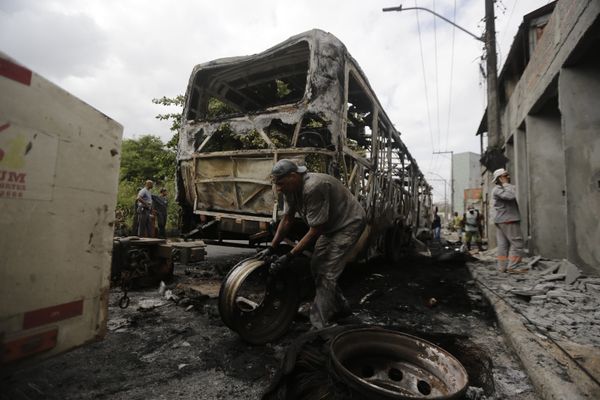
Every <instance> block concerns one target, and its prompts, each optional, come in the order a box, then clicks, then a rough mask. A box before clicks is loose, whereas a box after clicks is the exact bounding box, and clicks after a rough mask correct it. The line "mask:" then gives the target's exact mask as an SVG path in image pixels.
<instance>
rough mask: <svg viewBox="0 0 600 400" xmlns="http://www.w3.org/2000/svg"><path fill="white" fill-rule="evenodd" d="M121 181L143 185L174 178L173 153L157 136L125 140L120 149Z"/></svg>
mask: <svg viewBox="0 0 600 400" xmlns="http://www.w3.org/2000/svg"><path fill="white" fill-rule="evenodd" d="M120 175H121V176H120V178H121V180H122V181H130V182H139V183H140V184H141V183H143V182H144V181H145V180H146V179H152V180H154V181H165V180H173V179H174V178H175V151H174V150H173V149H169V148H168V147H167V146H166V145H165V144H164V143H163V142H162V141H161V140H160V138H159V137H157V136H152V135H145V136H142V137H140V138H139V139H125V140H124V141H123V144H122V147H121V174H120Z"/></svg>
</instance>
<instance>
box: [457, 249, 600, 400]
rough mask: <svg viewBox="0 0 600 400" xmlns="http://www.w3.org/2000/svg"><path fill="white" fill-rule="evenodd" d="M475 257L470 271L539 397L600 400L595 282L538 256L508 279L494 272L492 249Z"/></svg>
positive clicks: (598, 284) (599, 312)
mask: <svg viewBox="0 0 600 400" xmlns="http://www.w3.org/2000/svg"><path fill="white" fill-rule="evenodd" d="M490 253H491V254H490ZM474 256H475V257H476V258H477V259H476V260H474V261H471V262H469V263H468V267H469V270H470V271H471V274H472V275H473V278H474V279H475V281H476V282H477V285H478V286H479V287H480V289H481V290H482V291H483V293H484V295H485V296H486V297H487V299H488V300H489V302H490V303H491V305H492V307H493V308H494V310H495V312H496V316H497V320H498V323H499V326H500V328H501V329H502V330H503V332H504V334H505V337H506V339H507V341H508V342H509V343H510V345H511V346H512V347H513V349H514V351H515V353H516V354H517V355H518V357H519V358H520V360H521V362H522V364H523V366H524V367H525V369H526V371H527V373H528V375H529V377H530V379H531V381H532V382H533V384H534V386H535V387H536V390H537V391H538V394H539V395H540V397H541V398H543V399H545V400H548V399H556V400H559V399H560V400H565V399H568V400H578V399H588V400H590V399H600V277H591V276H583V275H582V274H581V272H580V271H579V270H578V269H577V267H576V266H574V265H573V264H571V263H569V262H568V261H566V260H563V261H557V260H544V259H541V258H540V257H536V258H533V259H527V260H525V262H529V264H528V268H529V271H528V272H527V273H525V274H521V275H512V274H507V273H501V272H498V271H497V270H496V267H495V262H494V257H493V250H492V251H490V252H484V253H481V254H479V255H478V254H475V255H474Z"/></svg>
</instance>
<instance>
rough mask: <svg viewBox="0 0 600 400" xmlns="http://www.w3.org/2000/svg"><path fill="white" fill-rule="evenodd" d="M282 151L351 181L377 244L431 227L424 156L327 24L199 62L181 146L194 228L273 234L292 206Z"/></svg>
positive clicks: (181, 183)
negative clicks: (405, 138) (279, 176)
mask: <svg viewBox="0 0 600 400" xmlns="http://www.w3.org/2000/svg"><path fill="white" fill-rule="evenodd" d="M282 158H291V159H294V160H295V161H296V162H298V163H300V164H303V165H306V166H307V167H308V169H309V171H312V172H322V173H328V174H330V175H333V176H335V177H337V178H338V179H340V180H341V181H342V182H343V183H344V184H345V185H346V186H347V187H348V188H349V189H350V191H351V192H352V193H353V194H354V195H355V196H356V198H357V199H358V200H359V202H360V203H361V204H362V205H363V207H364V208H365V210H366V211H367V216H368V221H369V227H370V235H369V238H370V240H369V243H370V244H371V246H370V248H371V249H372V251H373V252H377V251H380V252H385V251H386V249H385V247H386V246H385V245H386V242H388V246H389V244H390V243H389V242H390V241H393V242H395V243H397V244H408V242H409V241H410V238H411V235H413V234H414V233H415V232H416V231H417V229H418V228H419V227H426V226H428V225H429V220H430V216H429V212H430V206H431V195H430V187H429V185H428V184H427V182H426V181H425V179H424V177H423V174H422V173H421V171H420V170H419V168H418V166H417V163H416V162H415V160H414V159H413V158H412V156H411V155H410V153H409V151H408V149H407V148H406V146H405V145H404V143H403V142H402V140H401V139H400V134H399V133H398V132H397V131H396V130H395V129H394V127H393V125H392V123H391V122H390V120H389V118H388V117H387V115H386V113H385V111H384V110H383V109H382V107H381V104H380V103H379V101H378V100H377V98H376V97H375V94H374V93H373V90H372V89H371V87H370V85H369V83H368V81H367V79H366V77H365V76H364V74H363V73H362V71H361V70H360V67H359V66H358V64H357V63H356V62H355V61H354V59H353V58H352V57H351V56H350V54H349V53H348V52H347V50H346V48H345V46H344V45H343V43H342V42H340V41H339V40H338V39H337V38H336V37H335V36H333V35H331V34H329V33H326V32H323V31H321V30H311V31H308V32H305V33H302V34H299V35H296V36H294V37H292V38H290V39H288V40H286V41H284V42H283V43H281V44H279V45H277V46H274V47H272V48H270V49H268V50H266V51H264V52H262V53H259V54H256V55H252V56H245V57H233V58H224V59H219V60H215V61H211V62H208V63H205V64H201V65H198V66H196V67H195V68H194V70H193V72H192V74H191V77H190V80H189V84H188V88H187V92H186V104H185V108H184V113H183V121H182V128H181V131H180V135H179V150H178V154H177V162H178V170H177V175H178V176H177V183H178V193H179V194H178V200H179V202H180V204H181V206H182V208H183V215H184V217H183V229H184V232H185V231H186V230H187V231H189V230H191V229H193V228H195V227H196V226H198V225H199V226H200V227H201V228H202V231H201V234H200V235H201V237H202V238H204V239H205V240H208V241H210V239H213V240H219V241H222V242H224V241H226V240H227V239H244V240H248V241H249V244H250V245H254V244H257V243H260V242H265V241H268V240H270V238H271V236H272V233H273V232H274V229H275V225H276V223H277V221H278V219H279V213H280V212H281V210H282V207H283V206H282V202H281V201H278V199H277V195H276V193H275V191H274V190H273V185H272V183H271V180H270V171H271V168H272V166H273V164H274V163H275V162H276V161H277V160H279V159H282ZM377 239H381V240H377ZM393 247H394V248H398V246H393ZM387 252H388V253H389V252H390V249H387Z"/></svg>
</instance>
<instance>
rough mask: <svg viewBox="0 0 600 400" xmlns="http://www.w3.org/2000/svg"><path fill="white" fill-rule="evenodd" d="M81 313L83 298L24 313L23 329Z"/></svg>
mask: <svg viewBox="0 0 600 400" xmlns="http://www.w3.org/2000/svg"><path fill="white" fill-rule="evenodd" d="M81 314H83V299H81V300H77V301H73V302H71V303H65V304H60V305H58V306H52V307H47V308H41V309H39V310H33V311H29V312H27V313H25V315H24V316H23V329H30V328H35V327H36V326H40V325H46V324H50V323H52V322H56V321H62V320H63V319H67V318H72V317H76V316H78V315H81Z"/></svg>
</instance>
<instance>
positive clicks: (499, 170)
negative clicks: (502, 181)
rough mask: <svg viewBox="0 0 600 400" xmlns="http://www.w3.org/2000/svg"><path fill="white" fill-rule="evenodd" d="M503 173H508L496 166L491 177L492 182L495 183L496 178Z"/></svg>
mask: <svg viewBox="0 0 600 400" xmlns="http://www.w3.org/2000/svg"><path fill="white" fill-rule="evenodd" d="M504 174H508V172H507V171H506V170H505V169H504V168H498V169H497V170H495V171H494V176H493V177H492V182H493V183H496V181H497V180H498V178H500V177H501V176H502V175H504Z"/></svg>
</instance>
